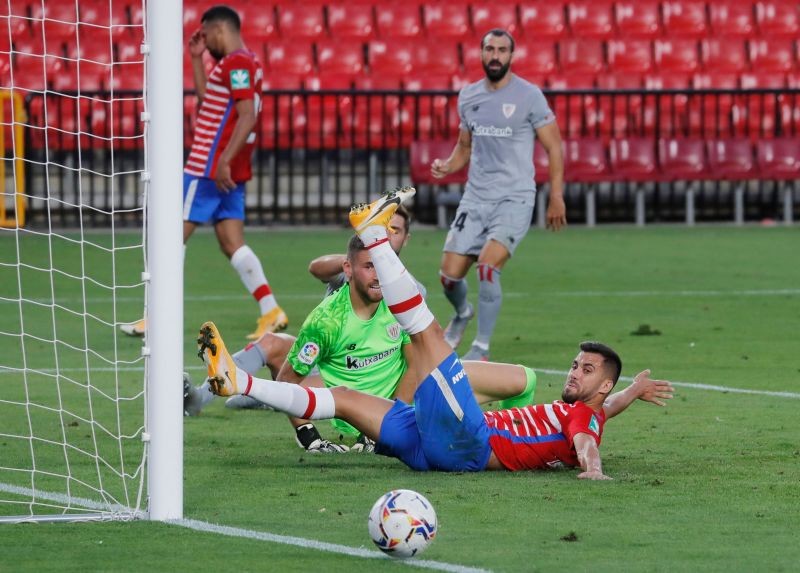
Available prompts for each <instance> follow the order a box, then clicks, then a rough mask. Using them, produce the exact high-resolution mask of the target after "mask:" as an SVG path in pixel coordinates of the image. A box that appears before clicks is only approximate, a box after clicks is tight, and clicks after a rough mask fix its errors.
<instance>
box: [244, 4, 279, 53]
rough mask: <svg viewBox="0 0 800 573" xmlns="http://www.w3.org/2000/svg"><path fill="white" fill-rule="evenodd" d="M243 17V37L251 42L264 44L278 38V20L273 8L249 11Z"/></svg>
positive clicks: (265, 7) (264, 7)
mask: <svg viewBox="0 0 800 573" xmlns="http://www.w3.org/2000/svg"><path fill="white" fill-rule="evenodd" d="M240 15H241V16H243V17H242V35H243V36H244V37H245V38H247V39H250V40H257V41H258V42H259V43H262V44H263V43H264V42H267V41H270V40H275V39H276V38H278V35H279V34H278V20H277V18H276V17H275V10H274V9H273V8H272V6H263V7H261V8H259V9H257V10H248V11H247V13H246V14H240Z"/></svg>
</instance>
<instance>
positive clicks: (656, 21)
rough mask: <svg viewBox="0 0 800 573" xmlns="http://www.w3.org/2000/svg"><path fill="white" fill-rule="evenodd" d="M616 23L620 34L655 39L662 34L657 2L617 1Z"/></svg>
mask: <svg viewBox="0 0 800 573" xmlns="http://www.w3.org/2000/svg"><path fill="white" fill-rule="evenodd" d="M614 23H615V24H616V29H617V35H618V36H624V37H630V38H645V39H653V38H656V37H657V36H660V35H661V17H660V15H659V11H658V3H656V2H636V1H634V0H624V1H621V2H616V3H615V4H614Z"/></svg>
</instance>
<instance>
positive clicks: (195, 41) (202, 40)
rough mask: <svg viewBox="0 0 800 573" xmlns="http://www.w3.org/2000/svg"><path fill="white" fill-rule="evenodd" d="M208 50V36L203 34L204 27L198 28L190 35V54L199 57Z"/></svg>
mask: <svg viewBox="0 0 800 573" xmlns="http://www.w3.org/2000/svg"><path fill="white" fill-rule="evenodd" d="M205 51H206V37H205V36H204V35H203V29H202V28H198V29H197V30H195V31H194V32H192V35H191V36H190V37H189V55H190V56H192V57H193V58H199V57H200V56H202V55H203V52H205Z"/></svg>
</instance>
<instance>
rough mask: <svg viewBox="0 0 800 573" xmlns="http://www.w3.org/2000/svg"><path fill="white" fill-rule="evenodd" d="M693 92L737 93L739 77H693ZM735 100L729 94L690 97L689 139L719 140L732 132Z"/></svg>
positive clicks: (716, 74) (707, 74)
mask: <svg viewBox="0 0 800 573" xmlns="http://www.w3.org/2000/svg"><path fill="white" fill-rule="evenodd" d="M692 87H693V88H694V89H695V90H736V89H738V88H739V75H738V74H736V73H733V72H703V73H697V74H694V76H693V77H692ZM733 105H734V97H733V96H732V95H730V94H720V93H708V92H706V93H698V94H693V95H691V96H690V97H689V105H688V110H687V112H688V129H689V134H691V135H697V134H700V135H705V136H709V137H718V136H720V135H721V134H730V133H731V132H732V130H733V117H732V110H733Z"/></svg>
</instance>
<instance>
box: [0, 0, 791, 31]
mask: <svg viewBox="0 0 800 573" xmlns="http://www.w3.org/2000/svg"><path fill="white" fill-rule="evenodd" d="M215 3H216V1H215V0H194V1H192V0H187V1H186V2H184V26H185V27H186V28H187V29H193V28H194V27H196V26H197V24H198V22H199V20H200V16H201V15H202V12H203V11H204V10H206V9H207V8H208V7H210V6H211V5H213V4H215ZM3 4H6V3H3ZM228 4H229V5H231V6H232V7H234V8H235V9H236V10H237V11H239V13H240V14H241V16H242V19H243V21H244V32H245V34H246V35H248V36H249V37H252V38H254V39H260V40H268V39H274V38H276V37H283V38H295V39H296V38H307V39H311V40H313V41H316V40H319V39H323V38H326V37H331V38H358V39H361V40H365V41H366V40H370V39H374V38H392V37H403V38H418V37H420V36H426V35H427V36H429V37H433V38H436V39H440V38H445V37H446V38H467V37H471V36H474V35H475V34H482V33H484V32H485V31H486V30H488V29H490V28H493V27H502V28H505V29H507V30H509V31H510V32H512V33H513V34H518V35H520V36H530V37H535V38H563V37H565V36H569V35H571V36H574V37H580V38H599V39H609V38H612V37H615V36H626V37H640V38H649V39H654V38H657V37H660V36H668V37H676V36H681V37H692V38H703V37H710V36H719V35H735V36H739V37H746V38H749V37H754V36H758V35H762V36H765V37H777V36H785V37H796V36H797V35H798V33H799V32H800V13H798V5H797V3H796V2H792V1H790V0H755V1H749V0H733V1H732V0H728V1H723V2H712V1H709V2H706V1H701V0H665V1H663V2H661V1H652V0H651V1H642V0H638V1H637V0H618V1H611V0H569V1H567V0H552V1H541V0H539V1H536V0H532V1H522V2H497V3H492V4H489V3H483V2H471V1H464V0H449V1H439V2H422V0H415V1H406V2H403V3H396V4H390V3H385V2H383V1H382V0H371V1H364V0H360V1H356V2H336V1H332V2H302V3H292V2H289V1H280V2H272V3H268V4H264V3H259V4H258V6H257V7H255V6H253V4H252V3H251V2H245V1H244V0H234V1H231V0H229V1H228ZM76 7H78V8H77V10H76ZM3 8H6V6H2V7H0V10H3ZM3 12H7V13H3ZM3 12H0V16H6V15H9V14H10V15H11V16H13V18H12V20H13V22H12V25H11V30H12V34H14V33H17V31H20V29H21V27H24V26H25V25H27V26H29V27H36V26H37V22H36V20H40V19H42V18H47V19H50V20H59V21H62V22H65V23H67V22H72V23H77V22H87V23H91V24H96V25H108V24H109V23H111V25H112V26H114V27H118V28H120V30H119V31H120V32H122V31H123V29H124V27H126V26H130V25H132V24H133V25H136V24H138V23H139V22H141V19H142V8H141V2H133V1H128V0H114V1H111V2H109V1H108V0H81V2H80V3H75V2H71V1H66V0H65V1H62V2H57V1H55V0H53V1H50V2H38V1H33V0H13V1H12V2H11V10H10V12H9V11H7V10H3Z"/></svg>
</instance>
